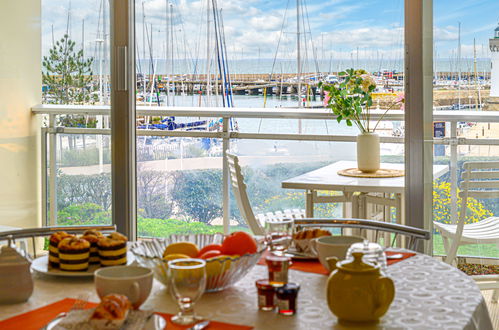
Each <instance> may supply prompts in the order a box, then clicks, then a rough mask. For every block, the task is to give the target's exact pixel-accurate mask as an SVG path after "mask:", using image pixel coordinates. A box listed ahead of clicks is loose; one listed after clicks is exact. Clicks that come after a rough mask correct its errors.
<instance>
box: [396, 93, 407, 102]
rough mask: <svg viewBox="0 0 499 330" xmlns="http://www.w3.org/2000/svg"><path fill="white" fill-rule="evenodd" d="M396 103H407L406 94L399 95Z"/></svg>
mask: <svg viewBox="0 0 499 330" xmlns="http://www.w3.org/2000/svg"><path fill="white" fill-rule="evenodd" d="M395 102H396V103H404V102H405V94H404V93H399V94H398V95H397V98H396V99H395Z"/></svg>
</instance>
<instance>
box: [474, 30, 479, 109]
mask: <svg viewBox="0 0 499 330" xmlns="http://www.w3.org/2000/svg"><path fill="white" fill-rule="evenodd" d="M473 71H474V73H475V90H476V94H475V110H477V111H478V95H479V93H480V92H479V89H478V80H477V75H478V74H477V71H476V39H475V38H473Z"/></svg>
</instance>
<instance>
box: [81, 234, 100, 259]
mask: <svg viewBox="0 0 499 330" xmlns="http://www.w3.org/2000/svg"><path fill="white" fill-rule="evenodd" d="M99 234H100V233H99ZM81 238H82V239H84V240H86V241H88V242H89V243H90V259H89V263H90V264H91V265H93V264H100V258H99V251H98V249H97V242H99V240H100V239H103V238H104V236H103V235H102V234H100V236H98V235H94V234H93V233H91V232H90V230H87V231H86V232H85V234H84V235H83V236H82V237H81Z"/></svg>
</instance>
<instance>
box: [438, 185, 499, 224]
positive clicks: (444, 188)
mask: <svg viewBox="0 0 499 330" xmlns="http://www.w3.org/2000/svg"><path fill="white" fill-rule="evenodd" d="M457 194H458V196H459V188H458V190H457ZM450 198H451V194H450V183H449V182H445V181H442V182H436V181H434V182H433V220H435V221H438V222H442V223H448V224H450V223H451V218H450V205H451V199H450ZM461 203H462V199H461V198H459V197H458V199H457V210H458V217H459V213H460V211H461ZM493 215H494V214H493V213H492V212H491V211H490V210H488V209H486V208H485V207H484V206H483V204H482V203H480V202H479V201H478V200H477V199H475V198H468V212H467V214H466V219H465V223H474V222H478V221H480V220H482V219H485V218H488V217H491V216H493Z"/></svg>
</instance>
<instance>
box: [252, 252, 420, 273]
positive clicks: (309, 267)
mask: <svg viewBox="0 0 499 330" xmlns="http://www.w3.org/2000/svg"><path fill="white" fill-rule="evenodd" d="M385 253H386V255H387V256H390V255H394V254H399V253H400V254H402V255H403V257H402V258H401V259H388V260H387V264H388V266H390V265H393V264H396V263H397V262H400V261H402V260H405V259H407V258H410V257H413V256H415V255H416V254H415V253H411V252H399V251H385ZM269 254H270V251H265V252H264V253H263V255H262V257H261V258H260V260H259V261H258V264H259V265H264V266H265V257H266V256H268V255H269ZM292 262H293V263H292V265H291V267H290V269H294V270H298V271H301V272H306V273H315V274H322V275H329V271H328V270H327V269H326V268H324V266H322V264H321V263H320V262H319V261H318V260H317V259H308V260H297V259H293V261H292Z"/></svg>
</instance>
